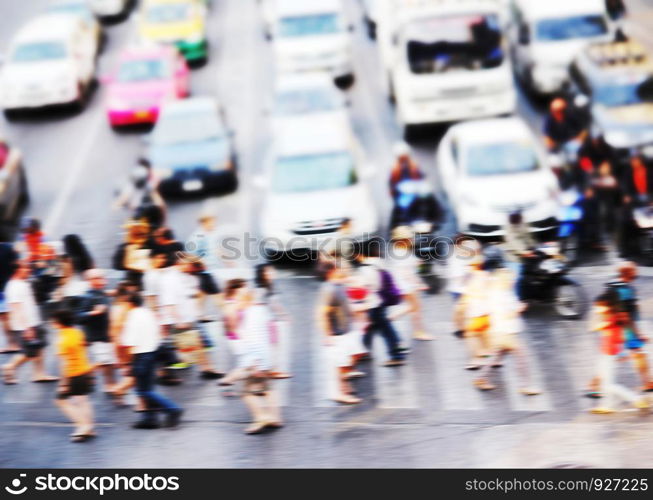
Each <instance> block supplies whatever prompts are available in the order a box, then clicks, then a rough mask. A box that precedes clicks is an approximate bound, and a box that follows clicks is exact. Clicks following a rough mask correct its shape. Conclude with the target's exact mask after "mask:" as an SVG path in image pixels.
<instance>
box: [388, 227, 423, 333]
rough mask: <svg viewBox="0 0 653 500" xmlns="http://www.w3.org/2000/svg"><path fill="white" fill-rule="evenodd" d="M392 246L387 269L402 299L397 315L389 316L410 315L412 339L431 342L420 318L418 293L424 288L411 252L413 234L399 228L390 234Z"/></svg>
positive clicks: (417, 265) (415, 258) (415, 260)
mask: <svg viewBox="0 0 653 500" xmlns="http://www.w3.org/2000/svg"><path fill="white" fill-rule="evenodd" d="M392 240H393V245H392V248H391V249H390V252H389V253H388V256H387V257H388V258H387V261H388V268H389V270H390V271H391V272H392V275H393V276H394V278H395V282H396V284H397V287H398V288H399V291H400V293H401V298H402V302H403V304H402V306H401V310H400V313H399V314H395V315H393V316H391V319H393V320H394V319H397V318H399V317H400V316H403V315H405V314H410V316H411V319H412V322H413V338H414V339H415V340H433V339H434V337H433V336H432V335H429V334H428V333H427V332H426V330H425V328H424V320H423V318H422V304H421V301H420V296H419V294H420V292H421V291H423V290H425V289H426V286H425V285H424V283H423V282H422V281H421V279H420V277H419V265H420V261H419V259H418V258H417V257H416V256H415V253H414V251H413V234H412V232H411V231H410V228H407V227H405V226H399V227H397V228H395V229H394V231H393V232H392Z"/></svg>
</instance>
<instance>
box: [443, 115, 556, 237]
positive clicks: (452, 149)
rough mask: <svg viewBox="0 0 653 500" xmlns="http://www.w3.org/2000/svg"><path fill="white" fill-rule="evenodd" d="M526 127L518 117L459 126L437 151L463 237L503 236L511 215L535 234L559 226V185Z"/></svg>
mask: <svg viewBox="0 0 653 500" xmlns="http://www.w3.org/2000/svg"><path fill="white" fill-rule="evenodd" d="M547 160H548V158H547V156H546V154H545V153H544V152H543V150H542V149H541V148H540V147H539V145H538V143H537V141H536V139H535V137H534V136H533V134H532V132H531V131H530V129H529V128H528V126H527V125H526V123H525V122H524V121H523V120H522V119H521V118H517V117H511V118H497V119H491V120H478V121H469V122H464V123H460V124H458V125H454V126H453V127H451V128H450V129H449V131H448V132H447V133H446V135H445V136H444V137H443V139H442V141H441V142H440V145H439V147H438V151H437V157H436V161H437V166H438V171H439V174H440V180H441V183H442V187H443V190H444V192H445V194H446V195H447V198H448V199H449V202H450V205H451V209H452V210H453V212H454V214H455V216H456V219H457V221H458V228H459V230H460V231H461V232H463V233H466V234H470V235H472V236H480V237H482V236H492V237H494V236H500V235H502V234H503V232H504V227H505V225H506V223H507V222H508V216H509V215H510V214H511V213H515V212H521V214H522V217H523V219H524V222H525V223H527V224H529V226H530V228H531V230H532V231H533V232H541V231H548V230H551V229H553V228H555V227H556V225H557V219H556V216H557V215H558V210H559V202H558V198H559V189H558V182H557V179H556V177H555V175H554V174H553V172H552V170H551V169H550V167H549V165H548V163H547Z"/></svg>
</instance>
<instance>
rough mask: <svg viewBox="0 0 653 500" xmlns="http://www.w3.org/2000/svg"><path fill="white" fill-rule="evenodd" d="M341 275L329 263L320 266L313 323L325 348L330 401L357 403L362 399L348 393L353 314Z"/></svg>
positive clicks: (352, 361) (334, 266)
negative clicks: (315, 319) (320, 335)
mask: <svg viewBox="0 0 653 500" xmlns="http://www.w3.org/2000/svg"><path fill="white" fill-rule="evenodd" d="M344 274H345V273H344V270H343V269H342V268H340V267H338V266H337V265H336V264H335V263H334V262H333V261H323V262H322V263H321V264H320V275H321V277H322V279H323V280H324V281H325V282H324V284H323V285H322V288H321V290H320V295H319V298H318V304H317V311H316V313H317V323H318V325H319V327H320V329H321V330H322V332H323V334H324V344H325V345H326V346H327V359H328V363H329V367H328V371H329V382H330V383H329V386H330V389H329V393H330V397H331V399H333V400H334V401H336V402H338V403H343V404H358V403H360V402H361V401H362V400H361V399H360V398H358V397H356V396H354V395H353V394H352V392H353V390H352V387H351V386H350V384H349V382H348V380H349V378H350V376H349V375H350V373H351V372H352V371H353V367H354V354H355V352H356V351H355V349H354V345H353V341H354V340H355V337H354V335H355V333H356V332H354V331H353V325H354V311H353V310H352V307H351V305H350V302H349V297H348V296H347V289H346V288H345V286H344V283H343V281H344V278H345V276H344ZM359 345H360V341H359ZM358 352H360V349H358Z"/></svg>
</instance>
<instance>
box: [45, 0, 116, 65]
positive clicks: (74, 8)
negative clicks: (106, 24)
mask: <svg viewBox="0 0 653 500" xmlns="http://www.w3.org/2000/svg"><path fill="white" fill-rule="evenodd" d="M46 13H47V14H49V15H53V16H66V17H75V18H79V19H81V20H82V22H83V23H84V29H86V30H88V32H89V33H90V35H91V37H92V40H93V43H94V50H95V53H96V54H98V53H100V51H101V50H102V45H103V43H104V31H103V29H102V26H101V25H100V23H99V22H98V20H97V18H96V17H95V15H94V13H93V10H91V7H90V4H89V2H87V0H53V1H52V2H50V4H49V5H48V7H47V8H46Z"/></svg>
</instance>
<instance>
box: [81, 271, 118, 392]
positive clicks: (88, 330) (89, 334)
mask: <svg viewBox="0 0 653 500" xmlns="http://www.w3.org/2000/svg"><path fill="white" fill-rule="evenodd" d="M84 278H85V279H86V280H87V282H88V286H89V289H88V291H87V292H86V293H85V294H84V295H82V296H81V298H80V306H79V312H78V314H77V321H78V322H79V324H80V325H81V326H82V328H83V329H84V333H85V335H86V341H87V342H88V344H89V352H90V355H91V359H92V360H93V362H94V363H95V365H97V366H98V367H100V369H101V371H102V375H103V376H104V391H105V392H106V393H108V394H112V393H113V392H114V390H115V385H116V380H115V368H116V365H117V363H118V360H117V358H116V348H115V345H114V344H113V343H112V342H111V338H110V337H109V326H110V321H109V320H110V312H111V311H110V307H111V301H110V299H109V296H108V295H107V293H106V291H105V286H106V279H105V278H104V274H103V273H102V271H101V270H99V269H89V270H88V271H86V272H85V273H84Z"/></svg>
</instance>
